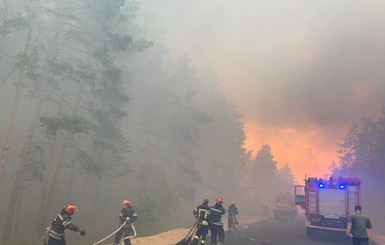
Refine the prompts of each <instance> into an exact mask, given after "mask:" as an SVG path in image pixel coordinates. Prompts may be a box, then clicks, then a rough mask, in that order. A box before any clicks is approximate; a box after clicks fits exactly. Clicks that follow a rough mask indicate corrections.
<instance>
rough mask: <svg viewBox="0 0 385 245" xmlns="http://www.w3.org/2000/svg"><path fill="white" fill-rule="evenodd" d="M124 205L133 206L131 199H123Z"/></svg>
mask: <svg viewBox="0 0 385 245" xmlns="http://www.w3.org/2000/svg"><path fill="white" fill-rule="evenodd" d="M122 205H126V206H131V202H130V201H129V200H127V199H126V200H123V202H122Z"/></svg>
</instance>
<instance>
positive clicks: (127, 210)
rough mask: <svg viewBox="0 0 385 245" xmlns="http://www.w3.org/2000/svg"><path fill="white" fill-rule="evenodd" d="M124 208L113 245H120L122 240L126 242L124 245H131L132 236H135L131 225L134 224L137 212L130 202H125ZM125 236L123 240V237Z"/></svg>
mask: <svg viewBox="0 0 385 245" xmlns="http://www.w3.org/2000/svg"><path fill="white" fill-rule="evenodd" d="M122 205H123V208H122V210H120V214H119V227H121V228H120V229H119V231H118V232H117V233H116V235H115V239H114V243H113V245H118V244H119V242H120V241H121V240H124V245H131V241H130V238H129V237H130V236H132V234H133V229H132V226H131V223H132V222H134V221H135V220H136V219H137V218H138V215H137V214H136V212H135V210H134V209H133V208H132V207H131V202H130V201H129V200H123V202H122ZM123 234H124V236H123V238H122V235H123Z"/></svg>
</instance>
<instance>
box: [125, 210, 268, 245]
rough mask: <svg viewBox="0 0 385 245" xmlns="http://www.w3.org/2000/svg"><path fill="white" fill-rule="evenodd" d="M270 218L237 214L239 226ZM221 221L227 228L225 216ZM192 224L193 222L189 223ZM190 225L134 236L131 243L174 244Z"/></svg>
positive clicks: (142, 244)
mask: <svg viewBox="0 0 385 245" xmlns="http://www.w3.org/2000/svg"><path fill="white" fill-rule="evenodd" d="M267 218H270V217H269V216H266V217H262V216H256V217H250V216H247V217H243V216H239V217H238V221H239V227H245V226H248V225H250V224H253V223H256V222H258V221H261V220H264V219H267ZM223 223H224V227H225V229H226V228H227V216H226V217H223ZM191 225H193V224H191ZM190 228H191V227H189V228H180V229H175V230H170V231H166V232H163V233H160V234H157V235H154V236H148V237H136V238H134V239H132V240H131V244H133V245H149V244H151V245H174V244H176V243H178V242H179V241H180V240H182V239H183V238H184V237H185V236H186V235H187V233H188V232H189V230H190Z"/></svg>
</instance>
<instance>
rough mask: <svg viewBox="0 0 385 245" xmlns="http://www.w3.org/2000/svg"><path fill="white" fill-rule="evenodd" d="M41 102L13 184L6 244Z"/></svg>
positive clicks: (7, 219)
mask: <svg viewBox="0 0 385 245" xmlns="http://www.w3.org/2000/svg"><path fill="white" fill-rule="evenodd" d="M41 104H42V99H41V98H39V99H38V101H37V103H36V106H35V110H34V113H33V116H32V122H31V126H30V128H29V132H28V136H27V139H26V141H25V143H24V147H23V151H22V153H21V160H20V163H19V166H18V169H17V171H16V177H15V182H14V184H13V189H12V194H11V199H10V201H9V205H8V211H7V216H6V219H5V224H4V231H3V238H2V241H3V242H6V244H9V242H10V235H11V229H12V225H13V217H14V214H15V210H16V203H17V198H18V196H19V194H20V189H21V188H22V185H23V183H24V170H25V166H26V161H27V156H26V154H27V151H28V148H29V146H30V145H31V142H32V137H33V133H34V131H35V123H36V120H37V117H38V115H39V114H40V108H41Z"/></svg>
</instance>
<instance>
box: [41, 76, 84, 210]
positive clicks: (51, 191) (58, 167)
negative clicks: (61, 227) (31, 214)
mask: <svg viewBox="0 0 385 245" xmlns="http://www.w3.org/2000/svg"><path fill="white" fill-rule="evenodd" d="M84 85H85V83H84V82H82V84H81V85H80V88H79V94H78V97H77V98H76V102H75V106H74V110H73V116H75V115H76V113H77V111H78V109H79V105H80V101H81V98H82V95H83V90H84ZM64 138H65V139H64V143H63V145H62V147H61V149H60V154H59V158H58V162H57V164H56V169H55V174H54V175H53V178H52V183H51V187H50V189H49V192H48V196H47V201H46V203H45V205H44V210H45V212H46V213H48V214H49V213H50V212H51V206H52V205H51V204H52V201H53V200H54V198H55V191H56V187H57V184H58V180H59V176H60V172H61V169H62V167H63V162H64V156H65V153H66V150H67V145H68V140H69V139H68V134H65V136H64Z"/></svg>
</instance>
